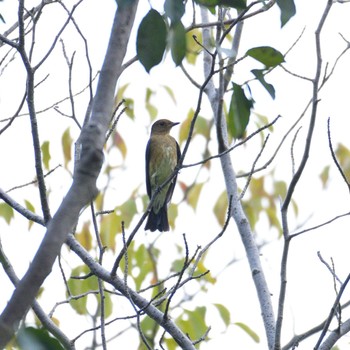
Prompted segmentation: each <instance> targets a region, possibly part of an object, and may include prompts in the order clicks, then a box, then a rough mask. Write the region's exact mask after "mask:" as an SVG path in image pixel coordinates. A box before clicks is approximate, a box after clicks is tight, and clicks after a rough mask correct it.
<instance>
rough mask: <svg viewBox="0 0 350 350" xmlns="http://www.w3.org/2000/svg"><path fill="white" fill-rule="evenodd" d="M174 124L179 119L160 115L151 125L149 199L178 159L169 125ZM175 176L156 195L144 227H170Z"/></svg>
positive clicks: (147, 162)
mask: <svg viewBox="0 0 350 350" xmlns="http://www.w3.org/2000/svg"><path fill="white" fill-rule="evenodd" d="M177 124H179V123H174V122H172V121H170V120H167V119H160V120H158V121H156V122H155V123H154V124H153V125H152V130H151V137H150V139H149V141H148V143H147V147H146V186H147V194H148V197H149V198H150V199H151V198H152V196H153V194H154V193H155V191H156V190H157V188H158V187H159V186H161V185H162V184H163V183H164V182H165V181H166V180H167V179H168V178H169V177H170V175H171V174H172V173H173V171H174V169H175V167H176V165H177V163H178V161H179V159H180V156H181V152H180V148H179V145H178V143H177V142H176V140H175V139H174V138H173V137H172V136H170V135H169V132H170V130H171V128H172V127H173V126H175V125H177ZM176 177H177V176H175V177H174V178H173V179H172V180H171V181H170V182H169V183H168V184H167V185H166V186H165V187H164V188H163V189H162V190H161V191H160V193H158V194H157V196H156V197H155V199H154V202H153V203H152V207H151V210H150V213H149V216H148V220H147V223H146V226H145V230H151V231H152V232H153V231H155V230H158V231H160V232H163V231H169V222H168V203H169V202H170V199H171V197H172V195H173V192H174V187H175V183H176Z"/></svg>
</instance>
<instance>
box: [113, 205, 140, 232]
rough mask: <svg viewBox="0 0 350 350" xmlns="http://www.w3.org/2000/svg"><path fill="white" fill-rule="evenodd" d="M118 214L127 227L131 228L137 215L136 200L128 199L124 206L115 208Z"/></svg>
mask: <svg viewBox="0 0 350 350" xmlns="http://www.w3.org/2000/svg"><path fill="white" fill-rule="evenodd" d="M115 209H116V213H117V214H119V215H120V216H121V218H122V220H123V221H124V225H125V227H129V225H130V223H131V220H132V219H133V218H134V216H135V214H136V213H137V208H136V202H135V199H134V198H130V199H128V200H127V201H126V202H124V203H123V204H122V205H120V206H118V207H116V208H115Z"/></svg>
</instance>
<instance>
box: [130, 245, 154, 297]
mask: <svg viewBox="0 0 350 350" xmlns="http://www.w3.org/2000/svg"><path fill="white" fill-rule="evenodd" d="M134 257H135V262H133V265H134V264H135V266H137V267H138V269H132V276H133V278H134V281H135V288H136V290H139V289H140V288H141V285H142V282H143V281H144V280H145V277H146V276H147V275H148V274H150V273H151V272H152V267H153V265H152V261H151V259H150V257H149V254H148V252H147V249H146V247H145V245H144V244H141V245H140V246H139V247H138V248H137V251H136V252H135V255H134ZM141 267H142V268H141ZM156 282H158V281H156Z"/></svg>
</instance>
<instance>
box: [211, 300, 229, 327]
mask: <svg viewBox="0 0 350 350" xmlns="http://www.w3.org/2000/svg"><path fill="white" fill-rule="evenodd" d="M214 306H215V307H216V308H217V309H218V311H219V313H220V316H221V318H222V320H223V321H224V323H225V325H226V327H228V326H229V325H230V324H231V314H230V311H229V310H228V309H227V308H226V306H224V305H222V304H214Z"/></svg>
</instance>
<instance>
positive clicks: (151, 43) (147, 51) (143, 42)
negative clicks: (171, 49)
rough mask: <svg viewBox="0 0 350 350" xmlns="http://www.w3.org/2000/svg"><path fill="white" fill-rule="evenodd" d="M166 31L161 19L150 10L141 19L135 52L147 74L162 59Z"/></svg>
mask: <svg viewBox="0 0 350 350" xmlns="http://www.w3.org/2000/svg"><path fill="white" fill-rule="evenodd" d="M166 37H167V29H166V25H165V22H164V19H163V17H162V16H161V15H160V14H159V12H157V11H156V10H154V9H151V10H150V11H149V12H148V13H147V14H146V16H145V17H144V18H143V19H142V21H141V23H140V26H139V29H138V31H137V38H136V52H137V56H138V58H139V60H140V62H141V64H142V65H143V66H144V68H145V69H146V71H147V73H149V71H150V70H151V68H152V67H154V66H156V65H157V64H158V63H160V61H161V60H162V58H163V54H164V51H165V47H166Z"/></svg>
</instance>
